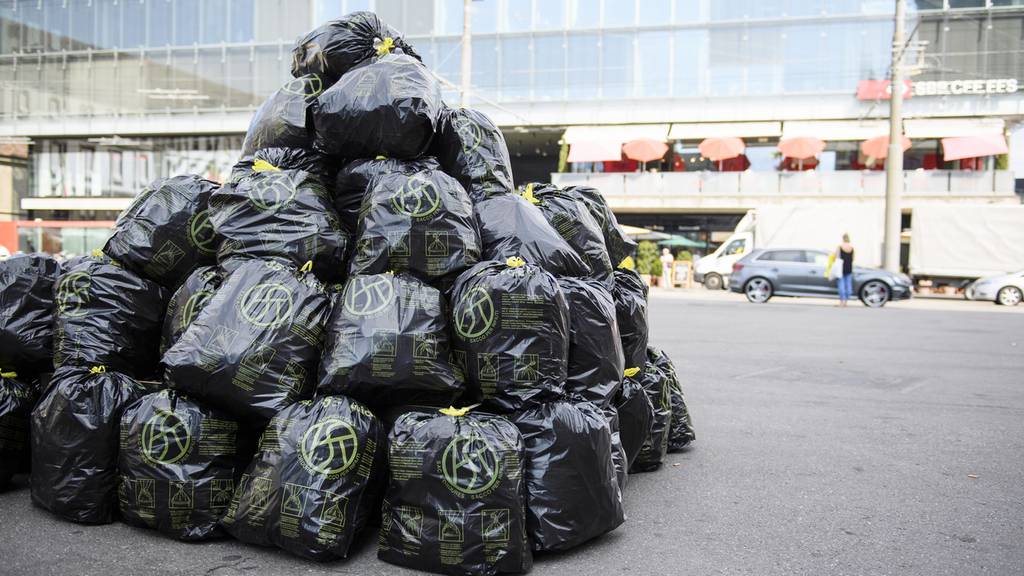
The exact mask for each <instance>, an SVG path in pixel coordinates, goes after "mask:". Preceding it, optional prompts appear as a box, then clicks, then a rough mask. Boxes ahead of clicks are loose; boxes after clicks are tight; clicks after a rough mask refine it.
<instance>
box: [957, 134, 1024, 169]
mask: <svg viewBox="0 0 1024 576" xmlns="http://www.w3.org/2000/svg"><path fill="white" fill-rule="evenodd" d="M1009 152H1010V149H1009V148H1008V147H1007V146H1006V138H1004V137H1003V136H1002V135H999V134H993V135H989V136H959V137H956V138H943V139H942V157H943V159H944V160H945V161H946V162H950V161H952V160H962V159H964V158H978V157H981V156H997V155H999V154H1008V153H1009Z"/></svg>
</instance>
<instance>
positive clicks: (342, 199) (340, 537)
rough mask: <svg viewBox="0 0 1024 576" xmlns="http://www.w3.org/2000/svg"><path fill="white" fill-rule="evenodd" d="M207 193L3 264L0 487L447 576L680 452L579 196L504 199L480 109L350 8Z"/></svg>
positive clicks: (609, 517)
mask: <svg viewBox="0 0 1024 576" xmlns="http://www.w3.org/2000/svg"><path fill="white" fill-rule="evenodd" d="M292 75H293V76H294V78H293V79H292V80H291V81H289V82H288V83H287V84H285V85H284V86H282V87H281V89H280V90H278V91H277V92H275V93H274V94H273V95H271V96H270V98H268V99H267V101H266V103H264V104H263V106H261V107H260V108H259V110H258V111H257V112H256V114H255V116H254V117H253V120H252V124H251V126H250V128H249V131H248V134H247V137H246V139H245V144H244V152H243V154H244V156H243V158H241V159H240V161H239V162H238V165H237V166H236V168H235V169H234V171H233V173H232V175H231V178H230V180H229V181H228V182H227V183H223V184H219V183H216V182H211V181H208V180H204V179H202V178H200V177H197V176H190V175H184V176H176V177H172V178H166V179H161V180H157V181H155V182H153V183H152V184H151V185H150V186H149V187H148V188H147V189H146V190H144V191H142V192H141V193H140V194H139V195H138V196H137V198H136V199H135V201H134V203H133V204H132V205H131V206H130V207H129V208H128V209H127V210H125V211H124V213H123V214H121V216H120V218H119V219H118V220H117V222H116V225H115V228H114V230H113V235H112V236H111V238H110V239H109V241H108V242H107V243H106V245H105V247H104V249H103V250H102V251H96V252H95V253H94V254H93V255H90V256H86V257H83V258H77V259H75V260H73V261H69V262H64V263H58V262H57V261H56V260H54V259H53V258H52V257H49V256H46V255H39V254H32V255H19V256H15V257H12V258H10V259H8V260H6V261H3V262H0V367H2V374H0V484H2V483H5V482H7V481H8V480H9V478H10V477H11V476H12V475H13V474H16V473H22V472H26V471H29V470H30V474H31V475H30V484H31V497H32V500H33V502H34V503H35V504H36V505H37V506H39V507H41V508H44V509H46V510H49V511H50V512H52V513H53V514H55V515H57V516H59V517H61V518H64V519H67V520H70V521H74V522H80V523H88V524H101V523H107V522H112V521H114V520H115V519H120V520H121V521H123V522H126V523H129V524H132V525H136V526H140V527H146V528H151V529H154V530H158V531H160V532H162V533H163V534H165V535H167V536H169V537H171V538H175V539H179V540H188V541H195V540H206V539H211V538H216V537H223V536H225V535H230V536H233V537H234V538H237V539H238V540H241V541H243V542H246V543H250V544H254V545H259V546H274V547H279V548H282V549H284V550H287V551H289V552H292V553H294V554H296V555H299V556H303V557H306V558H310V559H313V560H330V559H337V558H345V557H346V556H347V555H348V554H349V552H350V550H351V549H352V546H353V544H354V543H355V542H356V541H357V538H358V536H359V535H360V534H361V533H362V532H364V531H365V530H367V528H368V526H374V527H377V526H379V557H380V558H381V559H382V560H384V561H386V562H390V563H394V564H398V565H403V566H408V567H412V568H417V569H422V570H429V571H433V572H441V573H448V574H481V575H483V574H497V573H518V572H526V571H528V570H529V569H530V567H531V564H532V557H533V554H534V553H535V552H554V551H563V550H567V549H570V548H572V547H574V546H578V545H580V544H582V543H584V542H586V541H588V540H591V539H593V538H596V537H598V536H600V535H602V534H604V533H606V532H609V531H611V530H614V529H615V528H616V527H618V526H619V525H620V524H621V523H622V522H623V521H624V520H625V517H626V514H625V510H624V507H623V497H622V494H623V489H624V488H625V485H626V481H627V477H628V475H629V474H631V473H634V472H644V471H650V470H654V469H657V468H658V467H659V466H660V465H661V464H662V463H663V462H664V460H665V455H666V453H667V452H668V451H673V450H679V449H682V448H683V447H684V446H686V445H687V444H689V443H690V442H692V441H693V439H694V434H693V428H692V426H691V421H690V417H689V414H688V412H687V408H686V403H685V401H684V398H683V393H682V389H681V387H680V378H679V375H678V373H677V371H676V369H675V367H674V366H673V364H672V361H671V360H670V359H669V358H668V357H667V356H666V355H665V354H664V353H663V352H662V351H660V350H658V349H657V348H654V347H651V346H649V345H648V324H647V288H646V285H645V284H644V282H643V281H642V280H641V278H640V277H639V276H638V275H637V274H636V273H635V272H634V271H632V270H629V269H627V268H625V267H621V266H620V263H622V262H623V261H624V260H627V261H628V258H627V257H628V256H629V255H630V254H631V253H632V251H633V249H634V248H635V246H634V244H633V242H632V241H631V240H630V239H629V238H628V237H626V236H625V234H624V233H623V232H622V230H621V228H620V227H619V225H618V224H617V223H616V221H615V216H614V215H613V214H612V212H611V210H610V209H609V208H608V206H607V204H605V202H604V199H603V197H602V196H601V194H600V193H599V192H598V191H597V190H594V189H591V188H583V187H575V188H565V189H561V188H558V187H556V186H553V185H550V184H527V185H525V186H522V187H521V188H518V189H517V188H515V186H514V184H513V179H512V172H511V168H510V161H509V156H508V151H507V148H506V145H505V141H504V138H503V136H502V134H501V132H500V130H498V128H497V127H496V126H495V125H494V123H493V122H491V120H490V119H489V118H488V117H487V116H485V115H484V114H482V113H480V112H477V111H474V110H469V109H454V108H449V107H447V106H445V104H444V103H443V102H442V99H441V86H440V84H439V81H438V79H437V78H436V77H435V76H434V75H433V74H432V73H431V72H430V71H429V70H428V69H427V68H426V67H425V66H424V65H423V64H422V63H421V61H420V58H419V56H417V54H416V52H415V51H414V50H413V48H412V47H411V46H409V45H408V44H407V43H406V42H405V41H404V40H403V39H402V38H401V37H400V36H399V35H398V33H397V32H395V31H394V30H393V29H391V28H389V27H388V26H387V25H385V24H384V23H383V22H381V21H380V20H379V19H378V18H377V16H376V15H374V14H372V13H369V12H356V13H353V14H350V15H348V16H346V17H344V18H342V19H340V20H337V21H333V22H330V23H328V24H325V25H323V26H321V27H320V28H317V29H316V30H313V31H312V32H310V33H309V34H307V35H306V36H305V37H303V38H301V39H299V41H298V42H297V44H296V46H295V48H294V50H293V64H292Z"/></svg>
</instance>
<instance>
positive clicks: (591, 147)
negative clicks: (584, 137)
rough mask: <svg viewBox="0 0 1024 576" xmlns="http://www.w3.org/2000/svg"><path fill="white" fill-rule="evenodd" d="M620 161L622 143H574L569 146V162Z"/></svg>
mask: <svg viewBox="0 0 1024 576" xmlns="http://www.w3.org/2000/svg"><path fill="white" fill-rule="evenodd" d="M613 160H616V161H617V160H622V142H595V141H591V142H576V143H575V144H570V145H569V158H568V161H569V162H606V161H613Z"/></svg>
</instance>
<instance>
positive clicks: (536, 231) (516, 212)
mask: <svg viewBox="0 0 1024 576" xmlns="http://www.w3.org/2000/svg"><path fill="white" fill-rule="evenodd" d="M473 210H474V212H475V213H476V222H477V227H478V228H479V230H480V241H481V243H482V245H483V257H482V259H483V260H505V259H506V258H509V257H511V256H519V257H522V258H525V259H526V261H527V262H531V263H533V264H536V265H538V266H540V267H541V268H544V269H545V270H547V271H548V272H551V273H552V274H556V275H558V276H589V275H590V267H589V266H588V265H587V263H586V262H584V261H583V259H582V258H580V257H579V255H578V254H576V251H575V250H573V249H572V246H569V244H568V243H567V242H566V241H565V240H564V239H563V238H562V237H561V236H559V235H558V232H556V231H555V229H554V228H552V227H551V224H548V221H547V220H546V219H545V218H544V214H543V213H541V211H540V208H537V207H536V206H534V205H533V204H531V203H530V201H529V200H527V199H525V198H523V197H522V196H520V195H519V194H495V195H493V196H490V197H488V198H486V199H484V200H481V201H479V202H477V203H476V204H475V205H474V206H473Z"/></svg>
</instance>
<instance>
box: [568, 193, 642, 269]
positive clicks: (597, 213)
mask: <svg viewBox="0 0 1024 576" xmlns="http://www.w3.org/2000/svg"><path fill="white" fill-rule="evenodd" d="M564 192H566V193H568V194H572V195H574V196H577V197H579V199H580V200H582V201H583V202H584V204H586V205H587V208H589V209H590V214H591V215H592V216H593V217H594V220H596V221H597V223H598V224H599V225H600V226H601V231H602V233H603V234H604V244H605V248H607V249H608V256H609V257H610V258H611V263H612V266H613V267H615V266H618V265H619V264H621V263H622V261H623V260H624V259H625V258H626V257H627V256H632V255H633V253H634V252H635V251H636V247H637V244H636V241H635V240H633V239H632V238H630V237H629V236H626V233H625V232H624V231H623V230H622V227H620V226H619V221H618V220H616V219H615V213H614V212H612V209H611V208H609V207H608V202H606V201H605V199H604V195H602V194H601V192H600V191H598V190H597V189H596V188H591V187H590V186H569V187H568V188H565V190H564Z"/></svg>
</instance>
